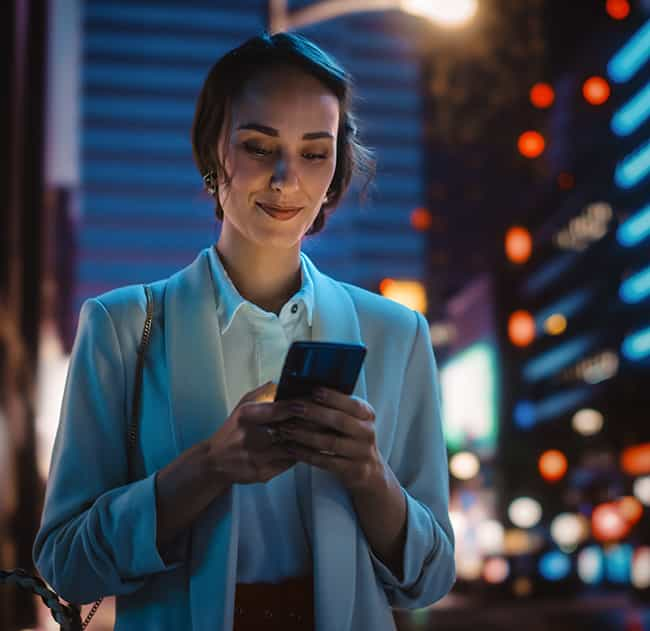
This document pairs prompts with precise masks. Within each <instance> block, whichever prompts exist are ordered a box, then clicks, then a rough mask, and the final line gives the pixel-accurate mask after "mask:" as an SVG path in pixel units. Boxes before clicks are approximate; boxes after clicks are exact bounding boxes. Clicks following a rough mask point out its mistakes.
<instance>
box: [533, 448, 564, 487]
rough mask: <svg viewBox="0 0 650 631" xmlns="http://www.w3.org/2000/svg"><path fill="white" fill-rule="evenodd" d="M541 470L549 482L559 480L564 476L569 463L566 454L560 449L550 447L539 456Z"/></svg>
mask: <svg viewBox="0 0 650 631" xmlns="http://www.w3.org/2000/svg"><path fill="white" fill-rule="evenodd" d="M538 465H539V472H540V473H541V474H542V477H543V478H544V479H545V480H546V481H547V482H557V481H558V480H561V479H562V478H563V477H564V474H565V473H566V471H567V468H568V463H567V459H566V456H565V455H564V454H563V453H562V452H561V451H559V450H558V449H549V450H548V451H545V452H544V453H543V454H542V455H541V456H540V457H539V462H538Z"/></svg>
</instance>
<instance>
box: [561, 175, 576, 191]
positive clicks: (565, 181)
mask: <svg viewBox="0 0 650 631" xmlns="http://www.w3.org/2000/svg"><path fill="white" fill-rule="evenodd" d="M575 183H576V178H575V176H574V175H573V174H572V173H564V172H562V173H560V174H559V175H558V176H557V185H558V186H559V187H560V188H561V189H562V190H563V191H568V190H570V189H572V188H573V187H574V186H575Z"/></svg>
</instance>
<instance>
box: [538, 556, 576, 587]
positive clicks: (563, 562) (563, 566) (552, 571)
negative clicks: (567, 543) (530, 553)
mask: <svg viewBox="0 0 650 631" xmlns="http://www.w3.org/2000/svg"><path fill="white" fill-rule="evenodd" d="M570 571H571V559H570V558H569V557H568V556H567V555H566V554H564V552H560V551H559V550H551V552H547V553H546V554H544V555H542V557H541V558H540V560H539V572H540V574H541V575H542V576H543V577H544V578H546V579H548V580H549V581H560V580H562V579H563V578H566V577H567V576H568V574H569V572H570Z"/></svg>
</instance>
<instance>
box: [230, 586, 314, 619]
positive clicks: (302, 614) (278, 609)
mask: <svg viewBox="0 0 650 631" xmlns="http://www.w3.org/2000/svg"><path fill="white" fill-rule="evenodd" d="M233 619H234V623H233V631H313V629H314V577H313V575H309V576H301V577H298V578H290V579H287V580H284V581H281V582H279V583H237V588H236V590H235V612H234V618H233Z"/></svg>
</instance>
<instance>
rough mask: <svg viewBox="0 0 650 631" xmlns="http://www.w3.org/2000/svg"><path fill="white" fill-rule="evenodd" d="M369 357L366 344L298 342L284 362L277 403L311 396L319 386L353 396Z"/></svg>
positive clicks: (276, 398)
mask: <svg viewBox="0 0 650 631" xmlns="http://www.w3.org/2000/svg"><path fill="white" fill-rule="evenodd" d="M365 356H366V347H365V346H363V345H362V344H343V343H338V342H294V343H293V344H292V345H291V347H290V348H289V351H288V352H287V356H286V358H285V361H284V366H283V369H282V375H281V377H280V383H279V384H278V390H277V393H276V397H275V400H276V401H282V400H285V399H293V398H297V397H309V396H310V395H311V391H312V389H313V388H315V387H317V386H325V387H326V388H331V389H333V390H338V391H339V392H342V393H344V394H352V391H353V390H354V387H355V385H356V383H357V379H358V378H359V372H360V371H361V366H362V364H363V361H364V359H365Z"/></svg>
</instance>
